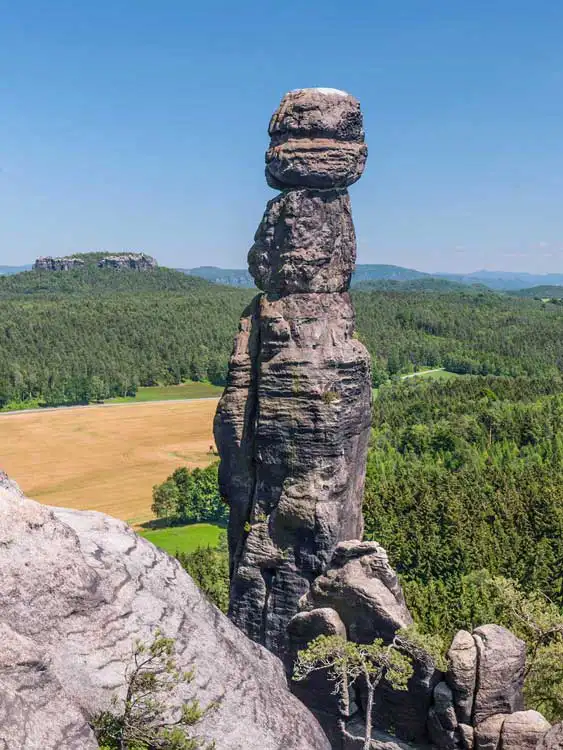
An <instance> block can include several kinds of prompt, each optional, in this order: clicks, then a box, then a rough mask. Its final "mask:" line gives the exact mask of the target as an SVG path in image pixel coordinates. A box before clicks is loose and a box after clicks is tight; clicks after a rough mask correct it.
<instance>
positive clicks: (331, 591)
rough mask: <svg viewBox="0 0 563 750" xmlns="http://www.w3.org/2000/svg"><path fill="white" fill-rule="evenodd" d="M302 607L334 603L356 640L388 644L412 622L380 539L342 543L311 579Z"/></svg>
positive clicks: (327, 605) (314, 607)
mask: <svg viewBox="0 0 563 750" xmlns="http://www.w3.org/2000/svg"><path fill="white" fill-rule="evenodd" d="M300 606H301V607H302V608H304V609H313V610H314V609H316V608H317V607H332V608H333V609H334V610H336V612H338V614H339V616H340V618H341V619H342V621H343V623H344V624H345V626H346V631H347V635H348V638H349V639H350V640H351V641H355V642H356V643H371V642H372V641H373V640H374V639H375V638H383V640H385V641H386V642H389V641H391V640H393V636H394V635H395V633H396V632H397V630H399V629H400V628H406V627H408V626H409V625H412V622H413V620H412V617H411V615H410V612H409V610H408V609H407V605H406V604H405V597H404V596H403V591H402V589H401V586H400V584H399V579H398V578H397V574H396V573H395V571H394V570H393V568H392V567H391V566H390V565H389V560H388V558H387V553H386V552H385V550H384V549H383V547H380V546H379V545H378V544H377V543H376V542H360V541H357V540H351V541H347V542H340V543H339V544H338V545H337V546H336V549H335V551H334V555H333V557H332V561H331V564H330V567H329V568H328V570H327V571H326V572H325V573H324V574H323V575H321V576H319V577H318V578H316V579H315V580H314V581H313V584H312V586H311V589H310V590H309V592H308V593H307V595H306V596H305V597H304V599H303V601H302V602H300Z"/></svg>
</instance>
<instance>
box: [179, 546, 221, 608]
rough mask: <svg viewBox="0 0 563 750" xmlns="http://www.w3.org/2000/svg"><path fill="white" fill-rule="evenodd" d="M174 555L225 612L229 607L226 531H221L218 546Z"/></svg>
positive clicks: (214, 602) (199, 548)
mask: <svg viewBox="0 0 563 750" xmlns="http://www.w3.org/2000/svg"><path fill="white" fill-rule="evenodd" d="M176 557H177V558H178V560H179V561H180V564H181V565H182V567H183V568H184V569H185V570H186V571H187V572H188V573H189V574H190V575H191V577H192V578H193V579H194V581H195V582H196V584H197V585H198V586H199V588H200V589H201V590H202V591H203V592H204V593H205V594H207V596H208V597H209V599H211V601H212V602H213V604H215V606H217V607H218V608H219V609H220V610H221V611H222V612H225V613H226V612H227V610H228V608H229V553H228V550H227V533H226V532H225V531H223V532H222V534H221V538H220V542H219V546H218V547H198V549H196V550H195V552H188V553H182V552H180V553H177V554H176Z"/></svg>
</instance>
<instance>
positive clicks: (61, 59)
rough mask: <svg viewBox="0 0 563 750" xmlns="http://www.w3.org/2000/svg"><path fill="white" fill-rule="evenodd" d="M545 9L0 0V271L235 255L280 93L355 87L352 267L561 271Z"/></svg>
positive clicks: (448, 0) (371, 2) (551, 48)
mask: <svg viewBox="0 0 563 750" xmlns="http://www.w3.org/2000/svg"><path fill="white" fill-rule="evenodd" d="M562 39H563V3H561V2H557V1H556V0H526V1H523V0H471V2H469V0H402V2H397V1H396V0H361V1H357V0H348V1H347V2H342V0H324V2H316V0H306V1H305V0H282V1H278V2H275V1H274V2H265V0H239V1H238V2H233V1H232V0H230V1H228V2H227V1H223V2H215V1H214V0H208V2H204V3H202V2H199V0H197V1H196V0H97V1H95V2H86V0H85V1H84V2H81V1H78V2H77V1H76V0H72V1H70V0H49V2H47V1H45V2H39V1H38V0H22V1H21V2H9V0H4V2H2V0H0V102H1V103H0V265H1V264H12V265H15V264H20V263H24V262H28V261H30V260H32V259H33V258H34V257H35V256H36V255H38V254H62V253H67V252H70V251H81V250H97V249H102V250H108V251H117V250H122V249H138V250H144V251H146V252H149V253H152V254H154V255H156V257H157V258H158V259H159V260H160V262H161V263H163V264H166V265H175V266H183V267H191V266H195V265H211V264H214V265H221V266H224V267H242V266H244V265H245V263H246V253H247V250H248V247H249V246H250V244H251V243H252V237H253V234H254V231H255V229H256V227H257V225H258V223H259V220H260V217H261V215H262V212H263V209H264V205H265V202H266V200H267V199H269V198H271V197H272V196H273V195H274V192H273V191H271V190H270V189H269V188H268V187H267V186H266V184H265V181H264V177H263V154H264V150H265V148H266V145H267V134H266V128H267V124H268V120H269V117H270V114H271V113H272V111H273V110H274V109H275V108H276V106H277V104H278V102H279V99H280V97H281V96H282V94H283V93H284V92H285V91H287V90H289V89H294V88H299V87H304V86H332V87H336V88H342V89H345V90H347V91H350V92H351V93H353V94H355V95H356V96H357V97H358V98H359V99H360V100H361V103H362V107H363V110H364V115H365V125H366V132H367V140H368V143H369V148H370V156H369V159H368V166H367V169H366V173H365V175H364V177H363V178H362V179H361V181H360V182H359V183H358V184H357V185H355V186H354V187H353V188H352V189H351V194H352V201H353V207H354V217H355V221H356V228H357V234H358V249H359V261H360V262H363V263H396V264H399V265H406V266H411V267H415V268H419V269H422V270H445V271H470V270H475V269H477V268H483V267H486V268H490V269H504V270H527V271H531V272H543V271H555V272H562V271H563V44H562V41H561V40H562Z"/></svg>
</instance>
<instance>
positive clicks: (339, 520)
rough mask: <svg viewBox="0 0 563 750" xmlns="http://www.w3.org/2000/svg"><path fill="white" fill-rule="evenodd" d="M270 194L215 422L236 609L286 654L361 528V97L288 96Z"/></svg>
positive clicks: (257, 636) (235, 615)
mask: <svg viewBox="0 0 563 750" xmlns="http://www.w3.org/2000/svg"><path fill="white" fill-rule="evenodd" d="M269 133H270V136H271V145H270V149H269V150H268V154H267V156H266V161H267V165H268V166H267V178H268V181H269V183H270V184H271V185H274V186H279V187H280V188H281V189H282V190H283V193H282V194H281V195H279V196H278V197H276V198H274V199H273V200H272V201H270V203H269V204H268V206H267V208H266V212H265V214H264V218H263V219H262V222H261V224H260V226H259V228H258V231H257V232H256V236H255V242H254V245H253V246H252V248H251V250H250V253H249V267H250V272H251V273H252V274H253V276H254V278H255V279H256V283H257V285H258V286H259V287H260V288H261V289H262V290H263V291H264V292H265V293H264V294H262V295H259V296H258V297H257V298H256V299H255V300H254V302H253V303H252V304H251V305H250V306H249V308H248V309H247V310H246V311H245V312H244V313H243V316H242V318H241V324H240V330H239V333H238V335H237V337H236V339H235V345H234V350H233V355H232V357H231V360H230V366H229V376H228V381H227V386H226V388H225V392H224V394H223V397H222V399H221V401H220V403H219V407H218V409H217V415H216V418H215V427H214V429H215V438H216V442H217V446H218V448H219V453H220V456H221V465H220V470H219V482H220V487H221V492H222V494H223V496H224V497H225V499H226V500H227V502H228V503H229V505H230V520H229V547H230V562H231V600H230V616H231V618H232V619H233V621H234V622H235V623H236V624H237V625H238V626H239V627H240V628H241V629H242V630H243V631H244V632H245V633H246V634H247V635H248V636H249V637H251V638H252V639H254V640H256V641H258V642H260V643H262V644H263V645H265V646H266V647H267V648H269V649H270V650H271V651H273V652H274V653H276V654H278V655H279V656H282V657H287V654H288V652H289V643H288V633H287V625H288V623H289V621H290V620H291V619H292V618H293V616H294V615H295V614H296V613H297V612H298V609H299V600H300V598H301V597H302V596H303V595H305V594H307V592H308V591H309V589H310V587H311V584H312V582H313V581H314V580H315V578H317V577H318V576H319V575H322V574H323V573H324V572H325V570H326V568H327V567H328V565H329V563H330V560H331V558H332V554H333V552H334V549H335V547H336V545H337V544H338V542H341V541H344V540H346V539H358V538H361V534H362V530H363V519H362V510H361V508H362V496H363V488H364V479H365V466H366V458H367V447H368V439H369V431H370V420H371V409H370V403H371V376H370V360H369V355H368V353H367V351H366V349H365V347H364V346H363V345H362V344H361V343H360V342H359V341H358V340H357V338H356V337H355V334H354V331H355V316H354V310H353V308H352V304H351V301H350V297H349V295H348V288H349V285H350V276H351V273H352V270H353V267H354V261H355V257H356V240H355V234H354V226H353V223H352V214H351V209H350V199H349V196H348V193H347V191H346V186H347V185H349V184H351V183H352V182H354V181H355V180H357V179H358V178H359V176H360V175H361V173H362V170H363V167H364V162H365V158H366V153H367V152H366V146H365V144H364V133H363V125H362V116H361V112H360V107H359V103H358V101H357V100H356V99H354V98H353V97H351V96H350V95H349V94H345V93H344V92H340V91H335V90H333V89H300V90H298V91H294V92H291V93H289V94H287V95H286V96H285V97H284V98H283V100H282V103H281V105H280V107H279V108H278V110H277V112H276V113H275V114H274V116H273V117H272V120H271V123H270V129H269Z"/></svg>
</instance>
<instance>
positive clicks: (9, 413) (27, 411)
mask: <svg viewBox="0 0 563 750" xmlns="http://www.w3.org/2000/svg"><path fill="white" fill-rule="evenodd" d="M218 400H219V396H206V397H205V398H163V399H161V400H159V401H121V402H118V403H115V404H79V405H77V406H76V405H75V406H45V407H42V408H40V409H16V410H15V411H0V419H1V418H2V417H7V416H14V415H16V414H43V413H45V412H47V411H72V410H73V409H108V408H110V407H112V406H140V405H141V404H142V405H143V406H147V405H149V404H185V403H186V402H189V401H218Z"/></svg>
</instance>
